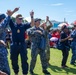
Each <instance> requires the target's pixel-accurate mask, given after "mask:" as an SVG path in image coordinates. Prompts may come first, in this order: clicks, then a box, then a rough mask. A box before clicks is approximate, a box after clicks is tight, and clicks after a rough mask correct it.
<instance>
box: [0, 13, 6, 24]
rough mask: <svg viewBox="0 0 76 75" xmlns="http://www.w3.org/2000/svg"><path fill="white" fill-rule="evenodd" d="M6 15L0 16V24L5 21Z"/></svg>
mask: <svg viewBox="0 0 76 75" xmlns="http://www.w3.org/2000/svg"><path fill="white" fill-rule="evenodd" d="M5 17H6V15H5V14H0V23H1V22H2V21H3V20H4V19H5Z"/></svg>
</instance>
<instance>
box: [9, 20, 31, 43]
mask: <svg viewBox="0 0 76 75" xmlns="http://www.w3.org/2000/svg"><path fill="white" fill-rule="evenodd" d="M9 25H10V27H11V30H12V41H13V42H24V41H25V31H26V30H27V29H28V28H30V27H31V26H30V23H26V24H20V25H18V24H16V23H14V22H13V21H12V20H10V23H9Z"/></svg>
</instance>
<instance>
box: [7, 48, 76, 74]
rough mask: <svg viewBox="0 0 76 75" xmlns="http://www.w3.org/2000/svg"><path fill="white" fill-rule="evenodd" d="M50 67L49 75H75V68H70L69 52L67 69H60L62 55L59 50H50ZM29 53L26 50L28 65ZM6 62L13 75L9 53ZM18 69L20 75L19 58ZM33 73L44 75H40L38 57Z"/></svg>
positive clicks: (40, 68)
mask: <svg viewBox="0 0 76 75" xmlns="http://www.w3.org/2000/svg"><path fill="white" fill-rule="evenodd" d="M50 54H51V56H50V64H51V65H50V66H49V67H48V71H49V72H50V73H51V75H76V66H72V65H70V60H71V55H72V54H71V50H70V52H69V57H68V61H67V66H69V67H68V68H65V69H62V68H61V60H62V54H61V51H60V50H57V49H53V48H51V49H50ZM30 55H31V52H30V50H29V49H28V63H29V64H30V59H31V56H30ZM8 60H9V65H10V69H11V75H14V72H13V70H12V66H11V61H10V53H9V56H8ZM18 64H19V67H20V71H19V75H22V69H21V60H20V57H19V63H18ZM34 72H35V73H36V75H44V74H43V73H42V67H41V62H40V57H39V55H38V57H37V62H36V66H35V69H34ZM28 75H30V73H28Z"/></svg>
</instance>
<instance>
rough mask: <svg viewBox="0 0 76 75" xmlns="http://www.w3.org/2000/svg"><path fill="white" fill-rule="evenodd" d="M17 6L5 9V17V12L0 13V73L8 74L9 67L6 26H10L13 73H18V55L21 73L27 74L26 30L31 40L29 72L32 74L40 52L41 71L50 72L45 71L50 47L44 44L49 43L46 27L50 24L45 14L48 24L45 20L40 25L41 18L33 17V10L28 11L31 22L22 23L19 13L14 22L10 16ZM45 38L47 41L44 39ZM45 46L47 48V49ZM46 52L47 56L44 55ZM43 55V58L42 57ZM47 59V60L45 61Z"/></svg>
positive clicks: (16, 9) (2, 74)
mask: <svg viewBox="0 0 76 75" xmlns="http://www.w3.org/2000/svg"><path fill="white" fill-rule="evenodd" d="M18 10H19V8H15V9H14V10H13V11H11V10H7V17H6V16H5V14H0V75H10V68H9V64H8V58H7V55H8V54H7V53H8V52H7V48H6V43H5V42H6V40H5V39H6V31H5V30H6V27H7V25H9V26H10V28H11V32H12V43H11V45H10V59H11V64H12V68H13V70H14V73H15V75H18V72H19V66H18V56H19V54H20V56H21V63H22V73H23V75H27V74H28V63H27V59H28V57H27V45H26V42H25V31H26V30H27V29H28V30H27V32H28V35H29V37H30V41H31V62H30V74H34V72H33V70H34V67H35V63H36V59H37V55H38V54H40V59H41V63H42V68H43V73H44V74H50V73H49V72H48V71H47V67H48V64H49V59H50V56H48V54H49V55H50V52H49V51H50V47H49V46H46V43H48V44H49V40H48V38H47V36H48V35H47V34H48V29H50V27H51V26H52V23H51V22H50V21H49V17H48V16H47V18H46V21H49V22H50V25H49V26H46V22H45V23H44V24H42V25H40V21H41V19H39V18H36V19H34V12H33V11H31V12H30V17H31V23H22V20H23V17H22V15H21V14H18V15H17V16H16V22H15V23H14V22H13V21H12V19H11V16H12V15H13V14H14V13H15V12H17V11H18ZM46 38H47V41H46ZM46 48H47V49H48V50H47V51H45V50H46ZM46 54H47V56H46ZM44 57H45V58H44ZM46 60H47V61H46Z"/></svg>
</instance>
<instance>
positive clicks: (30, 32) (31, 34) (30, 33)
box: [27, 28, 36, 36]
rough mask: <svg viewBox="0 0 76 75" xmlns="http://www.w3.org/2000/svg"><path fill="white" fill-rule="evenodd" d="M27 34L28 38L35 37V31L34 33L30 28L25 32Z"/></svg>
mask: <svg viewBox="0 0 76 75" xmlns="http://www.w3.org/2000/svg"><path fill="white" fill-rule="evenodd" d="M27 32H28V35H29V36H34V35H35V33H36V31H34V30H33V29H31V28H30V29H28V30H27Z"/></svg>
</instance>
